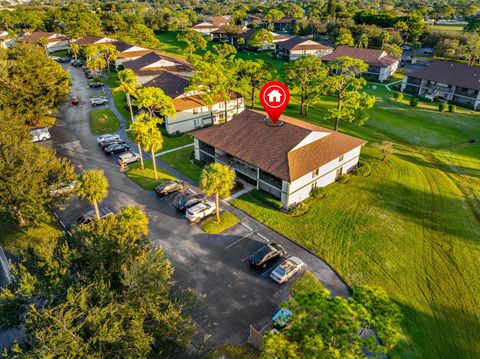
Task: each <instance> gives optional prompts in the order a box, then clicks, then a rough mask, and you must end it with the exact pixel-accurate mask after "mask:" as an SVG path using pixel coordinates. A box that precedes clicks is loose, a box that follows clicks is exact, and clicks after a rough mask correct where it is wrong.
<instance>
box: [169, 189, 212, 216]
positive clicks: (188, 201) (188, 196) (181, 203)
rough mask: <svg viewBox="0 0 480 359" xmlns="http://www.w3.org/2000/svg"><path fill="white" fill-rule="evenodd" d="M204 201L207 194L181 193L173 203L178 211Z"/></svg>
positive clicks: (183, 210)
mask: <svg viewBox="0 0 480 359" xmlns="http://www.w3.org/2000/svg"><path fill="white" fill-rule="evenodd" d="M204 201H205V195H204V194H203V193H180V194H179V195H178V196H177V198H175V201H174V203H173V205H174V206H175V208H176V209H177V210H178V211H180V212H185V211H186V210H187V209H188V208H190V207H193V206H195V205H196V204H199V203H203V202H204Z"/></svg>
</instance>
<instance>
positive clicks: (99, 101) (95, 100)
mask: <svg viewBox="0 0 480 359" xmlns="http://www.w3.org/2000/svg"><path fill="white" fill-rule="evenodd" d="M105 104H108V99H107V98H106V97H92V98H91V99H90V105H92V106H98V105H105Z"/></svg>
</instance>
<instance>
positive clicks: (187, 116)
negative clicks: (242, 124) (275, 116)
mask: <svg viewBox="0 0 480 359" xmlns="http://www.w3.org/2000/svg"><path fill="white" fill-rule="evenodd" d="M227 106H228V118H227V121H229V120H231V119H232V117H233V116H234V115H237V114H239V113H240V112H242V111H243V110H245V100H244V99H243V98H239V99H234V100H230V101H229V102H228V104H227ZM194 110H196V112H197V113H193V112H194ZM211 112H213V114H214V116H213V117H214V121H213V123H212V114H211ZM224 112H225V109H224V108H223V102H219V103H216V104H215V105H213V106H212V111H210V109H209V106H201V107H197V108H195V109H193V108H192V109H188V110H184V111H178V112H177V113H176V115H175V117H173V118H172V117H167V118H165V129H166V130H167V132H168V133H170V134H172V133H175V132H177V131H179V132H187V131H191V130H194V129H196V128H200V127H204V126H208V125H212V124H216V123H219V122H221V120H220V118H219V116H220V115H221V114H224Z"/></svg>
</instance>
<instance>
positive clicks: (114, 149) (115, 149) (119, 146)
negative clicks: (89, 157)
mask: <svg viewBox="0 0 480 359" xmlns="http://www.w3.org/2000/svg"><path fill="white" fill-rule="evenodd" d="M129 149H130V146H128V145H126V144H124V143H115V144H113V145H110V146H107V147H105V148H104V149H103V152H105V154H106V155H107V156H109V155H111V154H113V153H122V152H127V151H128V150H129Z"/></svg>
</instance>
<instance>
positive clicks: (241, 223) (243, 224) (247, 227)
mask: <svg viewBox="0 0 480 359" xmlns="http://www.w3.org/2000/svg"><path fill="white" fill-rule="evenodd" d="M240 225H242V226H244V227H245V228H246V229H248V230H249V231H253V229H251V228H250V227H249V226H247V225H246V224H245V223H243V222H240Z"/></svg>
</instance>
